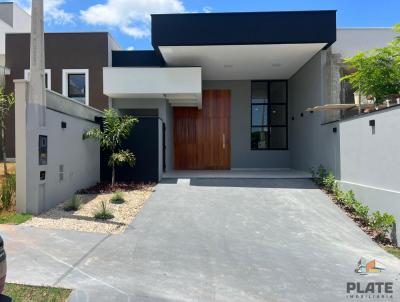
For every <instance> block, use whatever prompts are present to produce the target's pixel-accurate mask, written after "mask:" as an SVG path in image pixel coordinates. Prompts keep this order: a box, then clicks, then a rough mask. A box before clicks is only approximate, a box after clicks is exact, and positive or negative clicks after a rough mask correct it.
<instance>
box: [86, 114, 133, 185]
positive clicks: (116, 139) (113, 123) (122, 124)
mask: <svg viewBox="0 0 400 302" xmlns="http://www.w3.org/2000/svg"><path fill="white" fill-rule="evenodd" d="M137 122H138V119H136V118H134V117H132V116H129V115H126V116H123V117H120V116H119V115H118V113H117V112H116V111H115V110H114V109H106V110H104V126H103V129H99V128H92V129H89V130H87V131H86V132H85V133H84V134H83V139H89V138H91V139H95V140H98V141H99V142H100V146H101V148H102V149H105V150H110V151H111V155H110V158H109V160H108V165H109V166H110V167H111V168H112V178H111V183H112V185H114V184H115V167H116V166H121V165H123V164H125V163H127V164H128V165H130V166H133V165H134V164H135V160H136V159H135V155H134V154H133V153H132V152H131V151H129V150H119V148H120V147H121V144H122V142H123V140H124V139H126V138H127V137H128V136H129V134H130V133H131V131H132V128H133V126H134V125H135V124H136V123H137Z"/></svg>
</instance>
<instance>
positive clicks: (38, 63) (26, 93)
mask: <svg viewBox="0 0 400 302" xmlns="http://www.w3.org/2000/svg"><path fill="white" fill-rule="evenodd" d="M44 67H45V60H44V24H43V0H33V1H32V25H31V47H30V81H29V84H28V83H27V82H26V81H21V80H17V81H15V103H16V105H15V129H16V138H15V143H16V161H17V196H16V197H17V211H18V212H26V213H32V214H38V213H40V212H42V211H44V210H45V200H46V181H47V174H48V173H47V172H48V171H47V169H48V166H47V165H39V135H46V136H47V129H46V89H45V72H44V70H45V69H44ZM41 172H44V173H45V174H46V175H45V176H46V177H45V179H41Z"/></svg>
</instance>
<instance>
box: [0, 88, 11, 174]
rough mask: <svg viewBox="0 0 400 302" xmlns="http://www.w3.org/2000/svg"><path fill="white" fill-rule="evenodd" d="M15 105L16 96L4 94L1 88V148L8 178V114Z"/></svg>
mask: <svg viewBox="0 0 400 302" xmlns="http://www.w3.org/2000/svg"><path fill="white" fill-rule="evenodd" d="M14 104H15V96H14V94H13V93H10V94H6V93H4V88H3V87H0V147H1V155H2V158H3V165H4V175H5V176H7V175H8V172H7V162H6V158H7V154H6V143H5V135H4V134H5V131H6V121H5V120H6V117H7V114H8V112H9V111H10V110H11V108H12V107H13V106H14Z"/></svg>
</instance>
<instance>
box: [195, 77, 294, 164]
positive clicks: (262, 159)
mask: <svg viewBox="0 0 400 302" xmlns="http://www.w3.org/2000/svg"><path fill="white" fill-rule="evenodd" d="M203 89H228V90H230V91H231V143H232V145H231V168H232V169H242V168H243V169H244V168H250V169H252V168H254V169H262V168H289V166H290V163H289V160H290V155H289V153H290V152H289V151H286V150H283V151H282V150H251V135H250V131H251V128H250V126H251V125H250V124H251V105H250V104H251V81H203ZM289 99H290V94H289ZM290 145H291V142H290V140H289V149H290Z"/></svg>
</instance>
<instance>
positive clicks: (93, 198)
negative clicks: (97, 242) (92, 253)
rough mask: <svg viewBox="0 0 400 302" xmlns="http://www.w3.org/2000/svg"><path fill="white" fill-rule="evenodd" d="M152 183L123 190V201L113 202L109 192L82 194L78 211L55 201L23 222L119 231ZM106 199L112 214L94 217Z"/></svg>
mask: <svg viewBox="0 0 400 302" xmlns="http://www.w3.org/2000/svg"><path fill="white" fill-rule="evenodd" d="M153 190H154V189H153V187H152V186H146V187H142V188H140V189H137V190H133V191H127V192H124V199H125V202H124V203H122V204H113V203H111V202H110V199H111V197H112V195H113V194H112V193H110V194H96V195H92V194H84V195H79V196H81V197H82V201H83V203H82V207H81V208H80V209H79V210H78V211H75V212H74V211H71V212H67V211H65V210H64V207H65V205H66V204H67V203H68V201H66V202H64V203H62V204H59V205H58V206H57V207H55V208H53V209H50V210H49V211H47V212H45V213H43V214H41V215H39V216H36V217H33V218H32V219H31V220H29V221H27V222H25V223H24V225H28V226H34V227H39V228H46V229H61V230H74V231H83V232H94V233H106V234H121V233H123V232H124V231H125V229H126V227H127V226H128V225H129V223H130V222H131V221H132V220H133V218H134V217H135V216H136V215H137V214H138V213H139V211H140V210H141V208H142V207H143V205H144V203H145V202H146V200H147V199H148V198H149V197H150V195H151V193H152V192H153ZM103 200H104V201H105V202H106V203H107V208H108V209H109V210H110V211H111V213H112V214H113V215H114V218H113V219H110V220H105V221H103V220H96V219H95V218H94V213H95V212H96V211H97V210H98V209H99V208H100V205H101V201H103Z"/></svg>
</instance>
